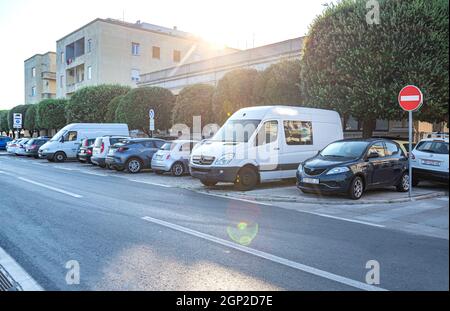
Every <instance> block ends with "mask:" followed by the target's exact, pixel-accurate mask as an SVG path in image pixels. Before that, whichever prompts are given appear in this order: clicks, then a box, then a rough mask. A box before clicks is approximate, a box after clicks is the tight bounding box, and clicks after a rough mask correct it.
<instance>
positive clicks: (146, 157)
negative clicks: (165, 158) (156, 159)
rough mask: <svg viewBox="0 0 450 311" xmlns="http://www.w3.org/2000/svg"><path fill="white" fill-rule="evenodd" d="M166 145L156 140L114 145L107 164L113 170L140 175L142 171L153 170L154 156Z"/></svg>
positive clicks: (127, 141) (135, 140)
mask: <svg viewBox="0 0 450 311" xmlns="http://www.w3.org/2000/svg"><path fill="white" fill-rule="evenodd" d="M165 143H166V141H165V140H162V139H156V138H135V139H128V140H126V141H124V142H122V143H117V144H115V145H113V146H112V147H111V148H110V149H109V152H108V156H107V157H106V164H108V165H110V166H111V167H112V168H114V169H116V170H118V171H122V170H124V169H125V170H126V171H128V172H129V173H132V174H135V173H139V172H140V171H141V170H142V169H145V168H151V161H152V157H153V155H154V154H155V153H156V152H157V151H158V150H159V148H161V147H162V146H163V145H164V144H165Z"/></svg>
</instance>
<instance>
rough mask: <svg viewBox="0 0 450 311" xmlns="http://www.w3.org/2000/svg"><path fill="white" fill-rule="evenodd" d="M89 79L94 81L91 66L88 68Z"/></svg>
mask: <svg viewBox="0 0 450 311" xmlns="http://www.w3.org/2000/svg"><path fill="white" fill-rule="evenodd" d="M87 78H88V80H92V67H91V66H89V67H88V68H87Z"/></svg>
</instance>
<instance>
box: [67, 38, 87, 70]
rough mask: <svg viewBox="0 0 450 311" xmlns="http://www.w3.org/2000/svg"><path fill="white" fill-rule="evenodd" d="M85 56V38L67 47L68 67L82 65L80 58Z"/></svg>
mask: <svg viewBox="0 0 450 311" xmlns="http://www.w3.org/2000/svg"><path fill="white" fill-rule="evenodd" d="M84 54H85V46H84V38H81V39H79V40H77V41H75V42H73V43H71V44H68V45H67V46H66V53H65V55H66V65H67V66H70V67H73V66H77V65H79V63H80V60H79V58H80V57H81V56H83V55H84Z"/></svg>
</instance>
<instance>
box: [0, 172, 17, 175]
mask: <svg viewBox="0 0 450 311" xmlns="http://www.w3.org/2000/svg"><path fill="white" fill-rule="evenodd" d="M0 174H3V175H8V176H14V175H13V174H11V173H8V172H4V171H0Z"/></svg>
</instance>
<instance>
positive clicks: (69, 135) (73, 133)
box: [64, 131, 77, 141]
mask: <svg viewBox="0 0 450 311" xmlns="http://www.w3.org/2000/svg"><path fill="white" fill-rule="evenodd" d="M76 140H77V132H76V131H70V132H67V133H66V135H64V141H76Z"/></svg>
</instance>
